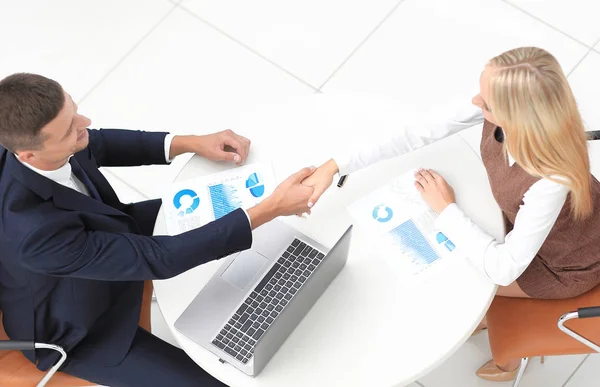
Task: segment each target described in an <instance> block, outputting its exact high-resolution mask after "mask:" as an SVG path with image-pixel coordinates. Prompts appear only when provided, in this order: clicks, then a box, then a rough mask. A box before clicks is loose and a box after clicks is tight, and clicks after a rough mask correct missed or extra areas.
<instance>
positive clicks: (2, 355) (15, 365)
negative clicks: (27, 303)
mask: <svg viewBox="0 0 600 387" xmlns="http://www.w3.org/2000/svg"><path fill="white" fill-rule="evenodd" d="M151 303H152V281H145V283H144V295H143V301H142V311H141V313H140V326H141V327H142V328H144V329H146V330H147V331H148V332H150V331H151V330H150V329H151V326H150V306H151ZM0 340H9V338H8V336H7V335H6V332H5V331H4V326H3V324H2V311H0ZM48 344H52V343H48ZM0 364H2V366H1V367H0V386H2V387H35V386H36V385H37V384H38V383H39V382H40V380H42V378H43V377H44V375H45V374H46V373H45V372H42V371H40V370H38V369H37V368H36V367H35V366H34V365H33V364H32V363H31V362H30V361H29V360H27V358H26V357H25V356H23V354H22V353H21V352H19V351H0ZM84 386H96V384H95V383H90V382H88V381H86V380H83V379H79V378H76V377H74V376H71V375H67V374H65V373H63V372H57V373H56V374H55V375H54V376H53V377H52V379H50V381H49V382H48V384H46V387H84Z"/></svg>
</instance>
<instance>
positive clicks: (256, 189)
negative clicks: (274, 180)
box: [246, 172, 265, 198]
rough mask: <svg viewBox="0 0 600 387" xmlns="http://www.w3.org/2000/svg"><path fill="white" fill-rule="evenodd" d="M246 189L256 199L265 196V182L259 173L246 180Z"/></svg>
mask: <svg viewBox="0 0 600 387" xmlns="http://www.w3.org/2000/svg"><path fill="white" fill-rule="evenodd" d="M246 188H248V190H249V191H250V194H251V195H252V196H254V197H255V198H259V197H261V196H263V195H264V194H265V181H264V180H263V178H262V176H261V175H260V174H258V173H256V172H255V173H253V174H251V175H250V176H249V177H248V179H247V180H246Z"/></svg>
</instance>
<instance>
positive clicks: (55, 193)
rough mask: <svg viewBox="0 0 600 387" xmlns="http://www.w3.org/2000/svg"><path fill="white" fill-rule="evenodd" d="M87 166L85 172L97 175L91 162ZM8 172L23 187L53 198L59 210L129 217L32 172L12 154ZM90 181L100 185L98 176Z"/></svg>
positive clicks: (41, 195) (9, 157) (45, 198)
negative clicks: (90, 164)
mask: <svg viewBox="0 0 600 387" xmlns="http://www.w3.org/2000/svg"><path fill="white" fill-rule="evenodd" d="M81 159H82V158H81ZM79 160H80V158H77V161H79ZM85 165H86V167H85V169H84V170H85V172H86V173H88V171H89V172H90V174H92V175H95V174H94V173H92V172H93V171H92V168H89V161H87V162H86V163H85ZM82 168H84V167H83V166H82ZM94 169H96V168H94ZM6 171H7V172H9V173H11V174H12V175H13V176H14V177H15V179H17V180H18V181H20V182H21V183H22V184H23V185H25V186H26V187H28V188H29V189H31V190H32V191H33V192H35V193H36V194H37V195H38V196H40V197H41V198H42V199H44V200H48V199H50V198H51V197H52V199H53V201H54V204H55V205H56V206H57V207H59V208H63V209H67V210H74V211H83V212H93V213H98V214H105V215H112V216H125V217H127V214H125V213H123V212H121V211H119V210H117V209H115V208H114V207H111V206H109V205H107V204H104V203H103V202H101V201H98V200H96V199H93V198H90V197H88V196H86V195H84V194H82V193H79V192H77V191H75V190H73V189H71V188H68V187H64V186H62V185H60V184H58V183H56V182H54V181H52V180H50V179H48V178H47V177H44V176H42V175H40V174H38V173H36V172H34V171H32V170H31V169H29V168H27V167H26V166H24V165H22V164H21V163H20V162H19V160H17V158H16V157H15V155H13V154H12V153H8V154H7V155H6ZM96 173H98V174H100V172H99V171H98V170H97V169H96ZM90 180H92V183H94V184H97V183H100V182H99V181H98V176H94V178H93V179H92V177H91V176H90ZM103 191H106V190H103ZM101 195H102V193H101ZM113 195H114V194H113Z"/></svg>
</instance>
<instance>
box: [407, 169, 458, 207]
mask: <svg viewBox="0 0 600 387" xmlns="http://www.w3.org/2000/svg"><path fill="white" fill-rule="evenodd" d="M415 178H416V179H417V181H415V187H417V190H418V191H419V192H420V193H421V197H422V198H423V200H425V202H426V203H427V204H428V205H429V207H431V209H432V210H434V211H435V212H436V213H437V214H440V213H441V212H442V211H444V209H445V208H446V207H448V205H450V204H452V203H455V202H456V198H455V196H454V190H453V189H452V187H450V185H449V184H448V183H447V182H446V180H444V178H443V177H442V176H440V175H439V174H438V173H437V172H435V171H434V170H431V169H419V170H418V171H417V172H415Z"/></svg>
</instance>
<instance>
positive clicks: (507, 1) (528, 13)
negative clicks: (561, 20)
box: [501, 0, 591, 48]
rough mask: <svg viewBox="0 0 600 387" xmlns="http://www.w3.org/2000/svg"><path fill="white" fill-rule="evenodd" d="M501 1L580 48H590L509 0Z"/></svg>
mask: <svg viewBox="0 0 600 387" xmlns="http://www.w3.org/2000/svg"><path fill="white" fill-rule="evenodd" d="M501 1H502V2H504V3H506V4H508V5H510V6H511V7H513V8H514V9H517V10H519V11H521V12H523V13H524V14H525V15H527V16H529V17H532V18H534V19H535V20H537V21H539V22H540V23H543V24H545V25H546V26H548V27H550V28H552V29H553V30H555V31H556V32H559V33H561V34H563V35H564V36H566V37H567V38H569V39H571V40H573V41H575V42H577V43H579V44H581V45H582V46H584V47H587V48H591V47H590V46H589V45H587V44H585V43H583V42H582V41H580V40H579V39H577V38H575V37H573V36H571V35H569V34H567V33H566V32H564V31H562V30H561V29H559V28H557V27H555V26H553V25H552V24H550V23H548V22H547V21H545V20H544V19H541V18H539V17H537V16H535V15H534V14H532V13H530V12H527V11H525V10H524V9H522V8H520V7H519V6H517V5H515V4H513V3H511V2H510V1H509V0H501Z"/></svg>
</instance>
